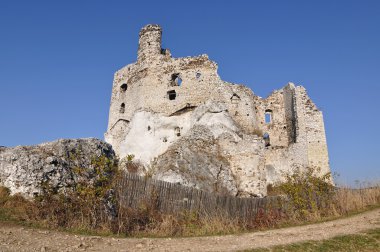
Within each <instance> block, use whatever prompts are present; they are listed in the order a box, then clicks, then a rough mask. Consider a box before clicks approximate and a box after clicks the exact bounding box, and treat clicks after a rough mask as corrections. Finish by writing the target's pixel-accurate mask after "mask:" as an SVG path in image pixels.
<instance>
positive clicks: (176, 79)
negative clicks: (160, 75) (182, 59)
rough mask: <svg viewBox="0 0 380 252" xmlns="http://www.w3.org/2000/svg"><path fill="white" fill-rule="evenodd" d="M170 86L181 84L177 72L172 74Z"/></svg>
mask: <svg viewBox="0 0 380 252" xmlns="http://www.w3.org/2000/svg"><path fill="white" fill-rule="evenodd" d="M171 85H172V86H181V85H182V79H181V77H180V74H179V73H175V74H172V82H171Z"/></svg>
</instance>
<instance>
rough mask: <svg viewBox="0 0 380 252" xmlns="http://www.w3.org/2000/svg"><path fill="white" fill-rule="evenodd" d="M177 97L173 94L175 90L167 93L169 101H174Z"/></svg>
mask: <svg viewBox="0 0 380 252" xmlns="http://www.w3.org/2000/svg"><path fill="white" fill-rule="evenodd" d="M176 97H177V93H176V92H175V90H170V91H168V98H169V100H171V101H172V100H175V98H176Z"/></svg>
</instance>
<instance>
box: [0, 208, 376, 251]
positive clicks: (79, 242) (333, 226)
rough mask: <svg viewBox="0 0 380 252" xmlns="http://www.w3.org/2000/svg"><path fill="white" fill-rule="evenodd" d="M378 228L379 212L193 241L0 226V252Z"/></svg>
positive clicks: (146, 246)
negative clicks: (84, 234)
mask: <svg viewBox="0 0 380 252" xmlns="http://www.w3.org/2000/svg"><path fill="white" fill-rule="evenodd" d="M379 227H380V209H376V210H372V211H369V212H365V213H362V214H359V215H355V216H352V217H349V218H345V219H340V220H335V221H329V222H324V223H319V224H312V225H307V226H300V227H290V228H283V229H276V230H270V231H263V232H255V233H247V234H240V235H226V236H214V237H194V238H161V239H153V238H143V239H136V238H130V239H128V238H125V239H124V238H120V239H118V238H109V237H97V236H78V235H73V234H66V233H61V232H55V231H45V230H38V229H30V228H24V227H20V226H13V225H5V224H4V223H0V251H236V250H244V249H250V248H258V247H269V246H274V245H283V244H289V243H295V242H300V241H306V240H322V239H327V238H331V237H334V236H337V235H344V234H353V233H358V232H361V231H364V230H367V229H372V228H379Z"/></svg>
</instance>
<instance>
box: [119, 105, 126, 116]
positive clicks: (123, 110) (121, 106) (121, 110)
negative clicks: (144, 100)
mask: <svg viewBox="0 0 380 252" xmlns="http://www.w3.org/2000/svg"><path fill="white" fill-rule="evenodd" d="M124 112H125V103H122V104H121V105H120V113H121V114H124Z"/></svg>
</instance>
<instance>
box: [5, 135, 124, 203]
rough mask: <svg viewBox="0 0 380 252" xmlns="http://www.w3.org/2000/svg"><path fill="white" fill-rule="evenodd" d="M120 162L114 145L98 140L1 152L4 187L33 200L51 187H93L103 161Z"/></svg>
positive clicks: (60, 142)
mask: <svg viewBox="0 0 380 252" xmlns="http://www.w3.org/2000/svg"><path fill="white" fill-rule="evenodd" d="M105 160H106V161H107V162H117V159H116V155H115V153H114V151H113V149H112V147H111V145H109V144H107V143H105V142H103V141H101V140H99V139H95V138H86V139H61V140H57V141H54V142H48V143H43V144H39V145H34V146H17V147H13V148H6V147H1V148H0V186H5V187H8V188H9V189H10V190H11V193H12V194H15V193H20V194H22V195H23V196H26V197H29V198H30V197H33V196H35V195H38V194H40V193H41V192H42V190H43V188H44V187H46V186H48V187H49V188H50V189H52V190H56V191H59V190H66V189H67V188H70V187H73V186H74V185H75V184H76V183H78V182H79V181H88V182H89V183H91V180H93V179H94V178H95V177H96V176H97V172H96V166H97V165H98V164H99V162H100V161H105Z"/></svg>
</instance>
